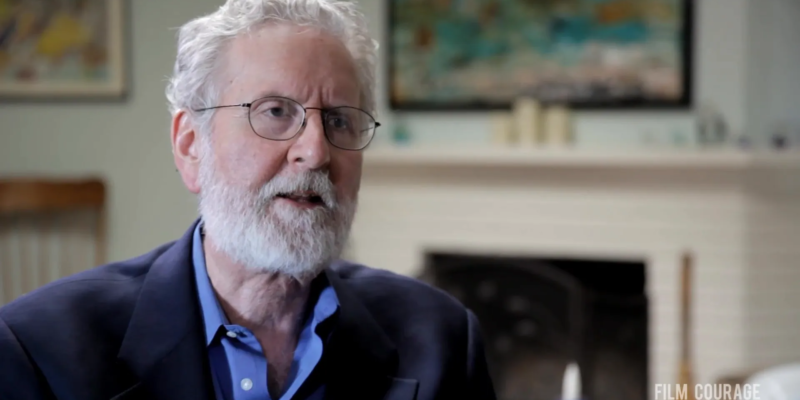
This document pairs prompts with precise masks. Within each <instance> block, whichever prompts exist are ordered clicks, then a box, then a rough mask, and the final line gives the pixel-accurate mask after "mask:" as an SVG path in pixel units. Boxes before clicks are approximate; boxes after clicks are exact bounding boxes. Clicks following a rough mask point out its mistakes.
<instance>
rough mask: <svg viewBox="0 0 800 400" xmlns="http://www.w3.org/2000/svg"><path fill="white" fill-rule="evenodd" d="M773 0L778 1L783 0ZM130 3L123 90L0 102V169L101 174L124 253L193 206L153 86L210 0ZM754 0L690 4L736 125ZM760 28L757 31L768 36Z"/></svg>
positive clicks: (594, 119)
mask: <svg viewBox="0 0 800 400" xmlns="http://www.w3.org/2000/svg"><path fill="white" fill-rule="evenodd" d="M780 1H783V2H784V3H786V5H785V6H788V5H789V3H791V2H792V0H780ZM130 3H131V9H132V10H131V11H132V15H131V18H130V19H131V21H132V29H131V44H132V59H131V61H130V68H131V72H132V82H133V87H132V91H131V94H130V96H129V99H128V101H127V102H124V103H111V104H99V103H94V104H82V103H73V104H67V103H41V104H3V103H0V175H20V174H24V175H48V176H49V175H69V176H75V175H100V176H103V177H105V178H106V179H107V180H108V183H109V187H110V219H109V222H110V231H109V239H110V243H109V246H110V248H109V256H110V257H111V258H112V259H120V258H126V257H131V256H134V255H136V254H139V253H141V252H144V251H146V250H148V249H150V248H152V247H154V246H156V245H158V244H160V243H163V242H165V241H168V240H171V239H173V238H175V237H176V236H178V235H180V234H181V233H182V232H183V231H184V229H186V227H187V225H188V224H189V223H190V222H191V221H192V220H193V218H194V217H195V215H196V210H195V208H196V206H195V203H194V200H193V197H192V196H190V195H189V193H188V192H186V191H185V189H184V188H183V186H182V185H181V183H180V181H179V179H178V176H177V174H176V172H175V170H174V167H173V165H172V161H171V155H170V147H169V140H168V137H169V136H168V135H169V130H168V122H169V116H168V114H167V112H166V100H165V98H164V95H163V90H164V85H165V77H166V76H167V75H168V74H169V72H170V69H171V66H172V61H173V57H174V54H175V38H174V35H175V31H174V30H172V29H170V28H174V27H178V26H180V25H181V24H182V23H183V22H185V21H186V19H187V18H189V17H191V16H196V15H200V14H202V13H207V12H210V11H213V10H214V9H215V8H216V6H218V5H219V4H221V0H191V1H188V0H160V1H157V2H156V1H130ZM755 3H759V4H761V3H762V2H761V1H758V2H756V1H749V2H748V0H702V1H701V2H700V5H699V13H698V14H699V24H698V25H699V26H698V29H697V30H698V43H697V49H696V50H697V54H698V57H697V65H696V82H697V96H696V97H697V98H700V99H706V98H708V99H714V100H715V101H716V102H718V104H719V106H720V107H721V108H722V110H723V111H724V112H725V113H726V115H727V116H728V117H729V118H730V119H731V122H732V124H733V126H734V127H737V128H740V129H741V127H743V126H744V125H745V116H746V115H747V113H746V108H747V107H746V106H747V104H748V103H747V96H745V89H746V88H749V86H747V87H746V83H745V82H746V81H747V82H751V81H752V82H757V81H758V80H759V79H753V80H751V81H748V72H747V68H746V66H747V65H748V63H746V62H745V61H747V60H746V57H747V56H748V55H750V53H748V48H747V47H748V43H749V42H748V40H747V37H748V25H749V19H748V18H749V17H748V12H750V11H752V10H751V8H754V7H755V6H754V5H753V4H755ZM362 4H363V7H364V11H365V14H366V15H367V17H368V18H369V21H370V26H371V29H372V31H373V32H374V33H375V34H376V35H377V36H378V37H379V38H380V39H381V40H383V38H384V37H385V29H386V27H385V25H384V21H385V17H384V6H385V1H382V0H362ZM780 21H784V22H785V23H782V24H781V26H782V27H783V26H784V25H785V27H784V28H786V29H789V28H787V27H790V26H791V21H792V19H791V18H790V17H788V16H787V17H784V18H782V19H780ZM759 22H761V23H762V24H764V25H769V24H767V23H766V22H764V21H761V20H759ZM776 29H777V28H776ZM791 29H798V28H791ZM774 32H775V33H774V34H778V33H782V32H781V31H779V30H776V31H774ZM769 34H770V33H766V34H765V35H767V36H763V38H766V39H763V38H762V39H760V40H762V42H763V41H765V40H766V41H769V40H768V39H769ZM791 37H796V35H795V36H791ZM788 40H790V39H786V40H785V41H784V42H788ZM795 59H796V58H795ZM793 60H794V59H791V60H790V59H786V60H783V61H781V62H776V63H775V65H776V67H775V68H778V67H779V66H780V69H781V71H783V72H784V73H785V74H789V73H790V72H791V68H793V66H796V65H797V64H796V63H794V64H789V62H790V61H793ZM385 70H386V68H385V65H383V64H382V65H381V68H380V71H379V72H380V73H379V79H380V82H381V85H380V88H379V95H380V96H379V97H380V98H381V99H382V105H381V108H382V113H381V114H382V115H381V117H380V119H381V120H382V121H383V122H386V123H387V126H386V128H385V129H381V130H380V131H379V132H380V133H381V134H382V136H380V137H379V139H378V140H377V142H381V141H384V142H385V141H386V138H387V137H388V133H389V132H390V131H391V125H392V116H391V115H389V113H388V112H387V111H386V108H387V107H386V102H385V100H384V99H385V98H386V93H385V90H384V86H385V85H383V82H385V79H386V77H385V74H384V72H385ZM788 76H791V75H784V76H783V77H782V79H785V78H786V77H788ZM771 82H773V84H772V85H771V86H770V88H776V87H777V88H781V87H783V86H782V85H783V83H784V82H783V80H773V81H771ZM764 90H766V89H764ZM765 93H766V95H765V97H769V93H768V92H765ZM783 93H790V90H789V89H784V91H783ZM795 93H800V91H795ZM795 96H797V94H795ZM776 101H777V100H776ZM747 116H748V117H749V115H747ZM406 118H407V119H408V121H409V125H410V126H411V128H412V130H413V131H414V132H415V134H416V135H417V136H418V137H420V138H421V139H422V140H423V141H424V142H452V141H454V140H458V141H483V140H484V139H485V137H486V133H487V132H488V120H487V118H486V116H485V115H481V114H453V113H447V114H436V115H433V114H426V115H420V114H416V115H408V116H406ZM690 126H691V121H690V119H689V117H688V114H687V113H685V112H684V113H624V112H620V113H608V114H606V113H602V114H600V113H584V114H580V115H579V116H578V119H577V129H578V137H579V143H580V144H581V145H583V146H605V145H615V146H621V145H628V144H631V143H636V142H637V140H638V139H637V138H636V135H637V134H638V132H640V131H641V130H642V129H652V130H654V131H659V130H661V131H663V130H665V129H674V128H677V127H686V128H688V127H690Z"/></svg>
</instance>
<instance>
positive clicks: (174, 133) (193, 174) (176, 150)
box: [170, 110, 202, 194]
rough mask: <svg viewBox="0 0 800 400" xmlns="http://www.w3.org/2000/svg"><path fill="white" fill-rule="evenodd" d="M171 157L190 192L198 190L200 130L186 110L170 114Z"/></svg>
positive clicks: (197, 191)
mask: <svg viewBox="0 0 800 400" xmlns="http://www.w3.org/2000/svg"><path fill="white" fill-rule="evenodd" d="M170 139H171V142H172V157H173V159H174V161H175V167H176V168H177V170H178V172H179V173H180V174H181V179H182V180H183V184H184V185H185V186H186V188H187V189H189V191H190V192H192V193H195V194H197V193H199V192H200V185H199V182H198V176H199V171H200V146H201V143H200V141H201V140H202V138H201V137H200V132H198V129H197V127H196V126H195V123H194V120H193V118H192V116H191V114H189V113H188V112H187V111H186V110H179V111H178V112H176V113H175V114H174V115H173V116H172V129H171V134H170Z"/></svg>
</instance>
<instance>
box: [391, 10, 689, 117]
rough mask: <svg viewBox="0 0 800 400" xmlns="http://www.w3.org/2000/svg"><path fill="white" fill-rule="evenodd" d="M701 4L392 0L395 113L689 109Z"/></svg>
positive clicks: (392, 105) (393, 98) (392, 93)
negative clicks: (516, 105)
mask: <svg viewBox="0 0 800 400" xmlns="http://www.w3.org/2000/svg"><path fill="white" fill-rule="evenodd" d="M693 1H694V0H389V22H388V27H389V34H388V37H389V46H388V47H389V49H388V53H389V54H388V59H389V79H388V82H389V86H390V87H389V90H388V92H389V96H390V104H391V107H392V109H394V110H475V109H506V108H509V107H510V106H511V103H512V102H513V101H514V99H516V98H519V97H521V96H528V97H533V98H536V99H539V100H540V101H541V102H543V103H559V104H564V105H568V106H570V107H573V108H688V107H689V106H690V105H691V97H692V76H691V73H692V24H693V10H692V8H693V5H692V2H693Z"/></svg>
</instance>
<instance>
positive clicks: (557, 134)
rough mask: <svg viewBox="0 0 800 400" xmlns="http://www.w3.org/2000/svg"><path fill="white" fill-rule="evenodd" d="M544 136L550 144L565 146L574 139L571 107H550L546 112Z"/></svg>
mask: <svg viewBox="0 0 800 400" xmlns="http://www.w3.org/2000/svg"><path fill="white" fill-rule="evenodd" d="M544 136H545V142H546V143H547V144H548V145H554V146H565V145H567V144H569V143H570V141H571V139H572V126H571V124H570V112H569V109H568V108H566V107H563V106H553V107H549V108H548V109H547V111H545V113H544Z"/></svg>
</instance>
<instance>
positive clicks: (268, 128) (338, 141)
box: [194, 96, 381, 150]
mask: <svg viewBox="0 0 800 400" xmlns="http://www.w3.org/2000/svg"><path fill="white" fill-rule="evenodd" d="M228 107H247V108H248V109H249V113H248V119H249V120H250V127H251V128H253V132H255V134H256V135H258V136H260V137H262V138H264V139H269V140H277V141H284V140H291V139H293V138H294V137H295V136H297V134H298V133H300V131H301V130H302V129H303V128H304V127H305V126H306V123H307V122H308V119H307V118H306V117H307V116H306V114H307V111H308V110H320V112H321V113H322V122H323V123H322V127H323V130H324V132H325V137H326V138H327V139H328V142H330V144H332V145H333V146H335V147H337V148H340V149H342V150H363V149H364V148H366V147H367V146H368V145H369V143H370V142H371V141H372V138H373V137H374V136H375V130H376V129H377V128H378V127H379V126H381V124H380V123H379V122H376V121H375V118H373V117H372V116H371V115H369V113H367V112H366V111H364V110H361V109H359V108H355V107H347V106H341V107H333V108H314V107H303V105H302V104H300V103H298V102H296V101H294V100H292V99H289V98H286V97H280V96H269V97H264V98H261V99H258V100H255V101H253V102H252V103H243V104H233V105H227V106H216V107H208V108H201V109H199V110H194V111H196V112H200V111H207V110H213V109H217V108H228Z"/></svg>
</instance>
